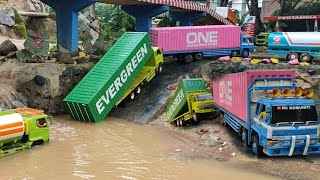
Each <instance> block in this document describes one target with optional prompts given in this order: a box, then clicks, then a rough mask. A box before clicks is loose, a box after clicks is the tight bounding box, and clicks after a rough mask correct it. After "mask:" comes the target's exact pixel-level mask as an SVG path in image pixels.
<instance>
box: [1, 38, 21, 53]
mask: <svg viewBox="0 0 320 180" xmlns="http://www.w3.org/2000/svg"><path fill="white" fill-rule="evenodd" d="M17 50H18V49H17V47H16V45H14V44H13V43H12V42H11V41H10V40H6V41H4V42H3V43H1V44H0V55H2V56H6V55H8V54H9V53H10V52H13V51H17Z"/></svg>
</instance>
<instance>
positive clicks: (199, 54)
mask: <svg viewBox="0 0 320 180" xmlns="http://www.w3.org/2000/svg"><path fill="white" fill-rule="evenodd" d="M202 58H203V54H202V53H196V54H194V60H196V61H197V60H201V59H202Z"/></svg>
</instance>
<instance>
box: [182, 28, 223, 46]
mask: <svg viewBox="0 0 320 180" xmlns="http://www.w3.org/2000/svg"><path fill="white" fill-rule="evenodd" d="M186 43H187V47H188V48H191V47H193V48H194V47H207V46H217V45H218V31H210V32H205V33H202V32H190V33H188V34H187V36H186Z"/></svg>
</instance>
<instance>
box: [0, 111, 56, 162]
mask: <svg viewBox="0 0 320 180" xmlns="http://www.w3.org/2000/svg"><path fill="white" fill-rule="evenodd" d="M51 123H52V117H50V116H48V115H46V114H44V112H43V111H42V110H36V109H31V108H18V109H14V110H9V111H4V112H0V158H1V157H3V156H6V155H9V154H13V153H16V152H19V151H22V150H24V149H29V148H31V147H32V146H34V145H39V144H42V143H44V142H49V125H50V124H51Z"/></svg>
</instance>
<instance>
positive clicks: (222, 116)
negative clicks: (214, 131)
mask: <svg viewBox="0 0 320 180" xmlns="http://www.w3.org/2000/svg"><path fill="white" fill-rule="evenodd" d="M220 124H221V125H222V126H224V127H226V126H227V123H226V120H225V118H224V115H223V114H222V113H221V115H220Z"/></svg>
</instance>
